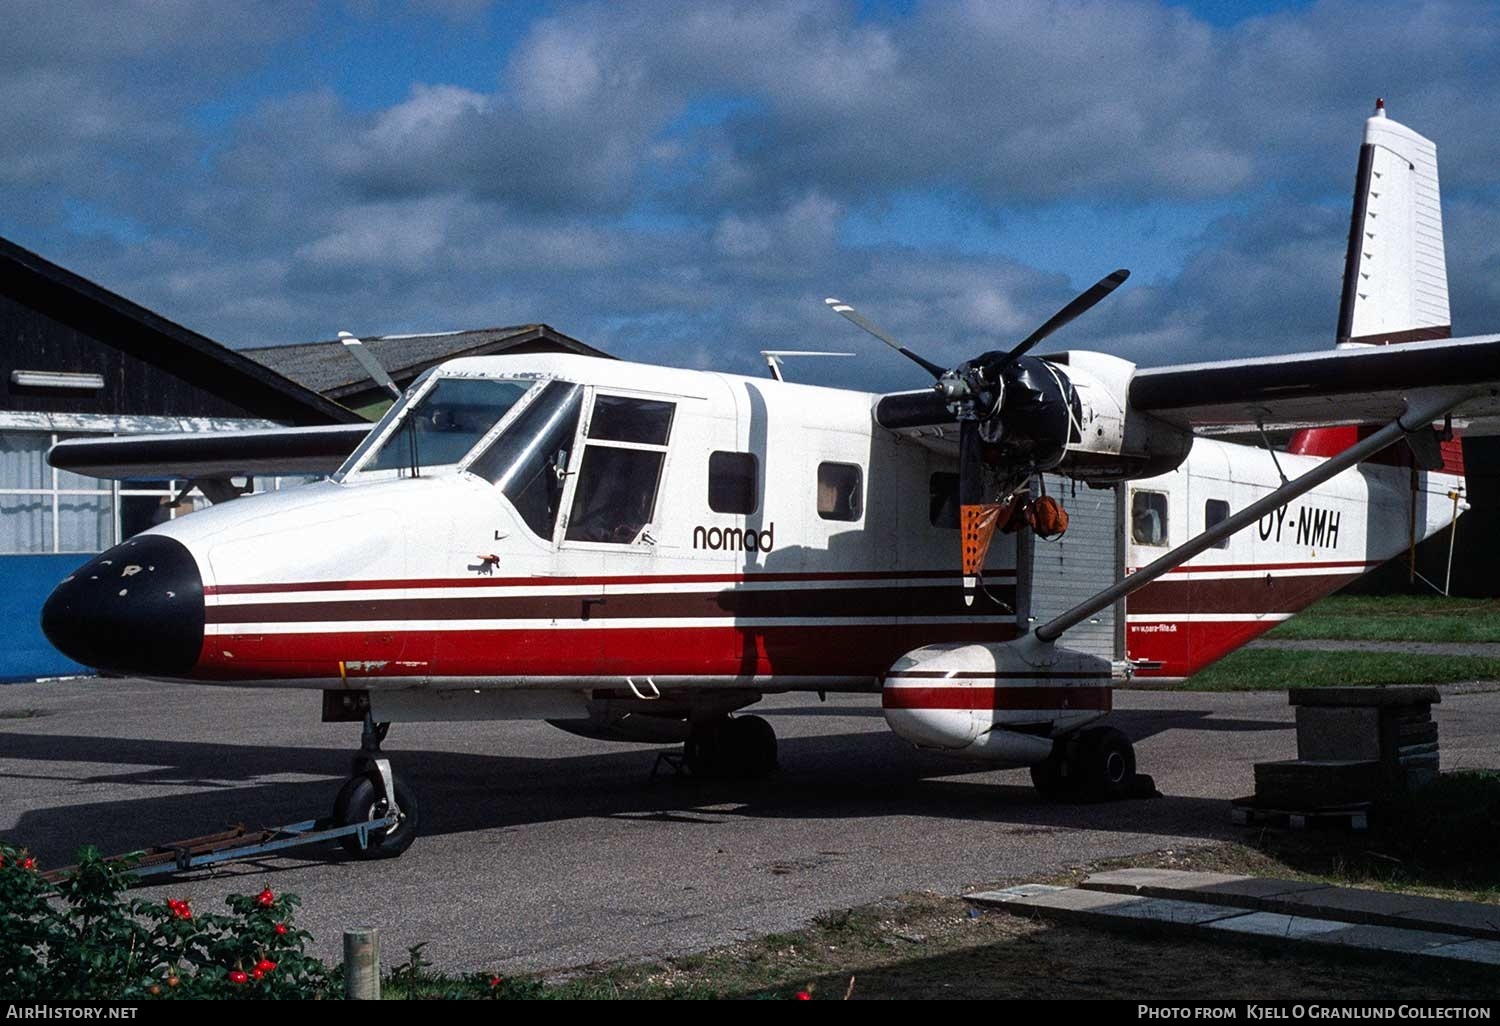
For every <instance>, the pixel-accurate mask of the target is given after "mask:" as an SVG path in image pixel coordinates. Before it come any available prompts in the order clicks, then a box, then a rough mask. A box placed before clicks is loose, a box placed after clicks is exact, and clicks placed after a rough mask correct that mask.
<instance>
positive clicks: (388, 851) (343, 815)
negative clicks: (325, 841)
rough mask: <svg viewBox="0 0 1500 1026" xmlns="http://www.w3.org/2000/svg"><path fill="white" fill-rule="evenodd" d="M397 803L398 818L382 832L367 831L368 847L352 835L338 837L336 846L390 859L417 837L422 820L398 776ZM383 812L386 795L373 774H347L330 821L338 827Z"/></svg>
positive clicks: (365, 856)
mask: <svg viewBox="0 0 1500 1026" xmlns="http://www.w3.org/2000/svg"><path fill="white" fill-rule="evenodd" d="M395 784H396V804H398V805H399V806H400V807H401V820H400V821H399V822H398V823H397V824H396V825H395V827H394V828H392V829H391V830H390V831H388V832H387V833H384V834H380V835H376V834H373V833H372V834H370V836H369V847H366V848H361V847H360V846H359V838H358V837H357V836H354V835H352V834H351V835H349V836H347V837H340V838H339V846H340V847H342V848H343V849H344V851H346V852H348V853H349V854H350V855H352V856H354V857H355V858H357V859H393V858H396V857H397V856H399V855H400V854H401V853H402V852H404V851H406V849H407V848H410V847H411V844H412V842H413V841H415V840H416V839H417V829H418V827H419V826H420V823H421V819H420V815H419V812H418V806H417V799H416V796H415V795H414V794H412V792H411V790H410V789H409V788H408V787H407V786H406V785H405V784H404V783H403V782H402V781H401V780H400V779H399V778H398V779H397V780H396V781H395ZM384 814H385V798H384V796H383V795H382V794H381V786H380V784H379V783H378V782H377V781H376V780H375V778H374V776H373V774H369V773H361V774H359V775H358V776H353V777H350V778H349V779H348V780H346V781H345V782H344V786H343V787H342V788H340V789H339V793H338V797H337V798H335V799H334V802H333V822H334V823H335V824H336V825H338V826H352V825H353V824H355V823H360V822H364V821H367V820H372V819H379V818H380V817H381V816H382V815H384Z"/></svg>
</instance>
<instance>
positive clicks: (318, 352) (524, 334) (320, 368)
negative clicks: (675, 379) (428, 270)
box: [240, 324, 610, 399]
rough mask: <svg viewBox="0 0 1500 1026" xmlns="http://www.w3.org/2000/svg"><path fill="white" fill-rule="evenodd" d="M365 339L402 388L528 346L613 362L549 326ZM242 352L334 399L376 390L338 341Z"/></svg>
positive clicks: (530, 325)
mask: <svg viewBox="0 0 1500 1026" xmlns="http://www.w3.org/2000/svg"><path fill="white" fill-rule="evenodd" d="M360 338H361V341H363V342H364V344H365V348H367V349H368V350H369V351H370V353H371V355H373V356H374V357H375V359H377V360H379V361H380V365H381V366H382V367H384V368H385V369H386V373H388V374H390V376H391V377H392V378H394V379H395V380H396V382H397V383H398V384H402V385H405V384H406V383H407V382H408V381H410V380H412V379H413V378H415V377H416V376H417V375H419V374H421V373H422V372H423V371H425V370H426V369H427V368H429V367H432V366H435V365H436V364H439V363H442V362H443V361H444V360H451V359H453V358H455V357H459V356H489V355H492V354H494V353H502V352H508V351H512V350H515V349H517V348H519V347H522V346H526V345H535V346H538V347H543V348H546V349H549V350H551V351H554V352H557V351H561V352H570V353H578V354H580V355H583V356H599V357H605V358H610V357H609V354H608V353H605V352H603V351H601V350H598V349H595V348H594V347H593V346H589V345H585V344H584V343H582V342H580V341H578V340H577V339H576V338H570V337H568V336H567V335H564V334H562V333H561V332H559V331H555V330H553V329H552V328H551V327H549V326H548V325H545V324H523V325H519V326H516V327H509V328H479V329H476V330H473V331H449V332H434V333H432V334H425V335H382V336H374V337H365V336H361V337H360ZM240 352H241V353H243V354H244V355H245V356H248V357H250V358H251V359H253V360H257V361H259V362H260V363H262V364H264V365H265V366H266V367H269V368H270V369H272V370H274V371H276V372H277V373H278V374H281V375H284V376H285V377H288V378H291V379H292V380H293V381H296V382H299V383H300V384H302V385H304V386H306V387H307V388H310V389H312V390H314V391H316V392H320V393H322V394H323V395H325V396H328V397H329V398H331V399H339V398H346V397H348V396H351V395H357V394H359V393H361V392H365V391H368V390H369V389H370V388H371V387H372V383H371V381H370V379H369V377H368V376H367V375H366V374H365V372H364V371H363V370H362V369H361V368H360V366H359V364H358V363H356V362H355V361H354V359H353V358H352V357H351V356H350V355H349V354H348V353H346V352H345V351H344V344H343V343H342V342H340V341H338V340H337V339H335V340H333V341H331V342H301V343H296V344H293V345H284V346H263V347H258V348H253V349H241V350H240Z"/></svg>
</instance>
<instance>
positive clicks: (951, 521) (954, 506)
mask: <svg viewBox="0 0 1500 1026" xmlns="http://www.w3.org/2000/svg"><path fill="white" fill-rule="evenodd" d="M927 519H928V520H929V521H931V523H932V526H933V527H944V528H948V529H950V530H954V531H956V530H958V519H959V517H958V475H957V474H949V473H946V472H943V473H937V474H933V475H932V477H931V478H930V479H929V480H928V482H927Z"/></svg>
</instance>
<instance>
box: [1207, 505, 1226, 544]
mask: <svg viewBox="0 0 1500 1026" xmlns="http://www.w3.org/2000/svg"><path fill="white" fill-rule="evenodd" d="M1228 519H1229V503H1227V502H1225V501H1224V500H1223V499H1209V500H1208V501H1207V502H1205V503H1204V504H1203V529H1204V530H1205V531H1207V530H1208V529H1209V528H1211V527H1218V526H1219V525H1220V524H1222V523H1223V522H1224V521H1226V520H1228ZM1214 548H1216V549H1227V548H1229V536H1228V535H1225V536H1224V537H1223V538H1220V539H1219V540H1218V541H1216V542H1214Z"/></svg>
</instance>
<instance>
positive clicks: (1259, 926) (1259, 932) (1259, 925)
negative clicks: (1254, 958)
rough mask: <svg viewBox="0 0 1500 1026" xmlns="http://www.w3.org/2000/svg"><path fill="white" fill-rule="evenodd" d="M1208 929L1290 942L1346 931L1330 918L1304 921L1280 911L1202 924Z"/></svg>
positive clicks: (1302, 918)
mask: <svg viewBox="0 0 1500 1026" xmlns="http://www.w3.org/2000/svg"><path fill="white" fill-rule="evenodd" d="M1205 925H1206V926H1207V927H1208V929H1210V930H1227V931H1229V932H1231V933H1244V934H1252V935H1254V936H1257V937H1271V938H1279V939H1282V940H1289V941H1300V940H1308V939H1310V938H1313V937H1317V936H1319V935H1320V934H1325V933H1333V932H1335V931H1337V930H1347V929H1348V928H1349V924H1348V923H1339V922H1335V921H1333V920H1331V919H1307V918H1305V917H1303V916H1288V915H1282V914H1281V913H1279V912H1247V913H1245V914H1244V915H1240V916H1230V917H1228V918H1226V919H1217V920H1215V921H1213V922H1211V923H1206V924H1205Z"/></svg>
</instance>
